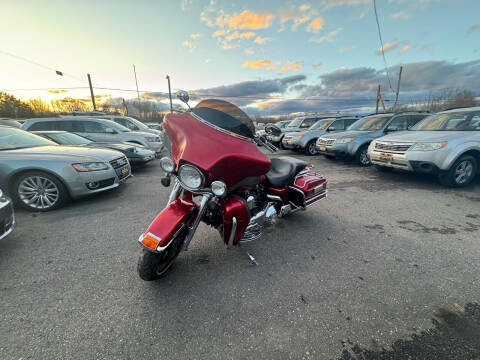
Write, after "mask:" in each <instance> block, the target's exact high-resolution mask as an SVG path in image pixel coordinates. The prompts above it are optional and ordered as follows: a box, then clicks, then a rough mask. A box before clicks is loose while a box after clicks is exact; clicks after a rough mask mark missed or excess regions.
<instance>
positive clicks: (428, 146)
mask: <svg viewBox="0 0 480 360" xmlns="http://www.w3.org/2000/svg"><path fill="white" fill-rule="evenodd" d="M446 145H447V142H446V141H442V142H423V143H416V144H413V146H412V147H411V148H410V150H412V151H432V150H438V149H441V148H443V147H445V146H446Z"/></svg>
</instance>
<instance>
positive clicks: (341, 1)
mask: <svg viewBox="0 0 480 360" xmlns="http://www.w3.org/2000/svg"><path fill="white" fill-rule="evenodd" d="M371 3H372V0H327V4H326V5H325V8H326V9H330V8H333V7H336V6H344V5H348V6H352V5H370V4H371Z"/></svg>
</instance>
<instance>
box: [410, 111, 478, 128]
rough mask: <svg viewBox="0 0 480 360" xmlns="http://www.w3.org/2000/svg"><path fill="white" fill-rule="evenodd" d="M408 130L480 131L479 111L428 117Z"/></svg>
mask: <svg viewBox="0 0 480 360" xmlns="http://www.w3.org/2000/svg"><path fill="white" fill-rule="evenodd" d="M410 130H414V131H415V130H416V131H480V111H475V112H473V111H465V112H453V113H443V114H435V115H430V116H428V117H426V118H425V119H423V120H422V121H420V122H419V123H418V124H416V125H415V126H412V127H411V129H410Z"/></svg>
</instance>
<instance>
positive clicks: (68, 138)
mask: <svg viewBox="0 0 480 360" xmlns="http://www.w3.org/2000/svg"><path fill="white" fill-rule="evenodd" d="M45 135H46V136H47V137H48V138H50V139H52V140H53V141H55V142H56V143H57V144H60V145H86V144H90V143H92V142H93V141H91V140H88V139H87V138H84V137H83V136H80V135H77V134H72V133H50V134H45Z"/></svg>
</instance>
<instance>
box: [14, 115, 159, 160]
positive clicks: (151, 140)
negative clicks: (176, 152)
mask: <svg viewBox="0 0 480 360" xmlns="http://www.w3.org/2000/svg"><path fill="white" fill-rule="evenodd" d="M22 129H23V130H28V131H46V130H63V131H68V132H73V133H75V134H78V135H80V136H83V137H86V138H87V139H89V140H92V141H95V142H116V143H118V142H130V143H134V144H139V145H143V146H145V147H146V148H149V149H151V150H153V151H155V153H156V154H157V155H159V154H160V152H161V151H162V148H163V143H162V141H161V138H160V136H158V135H156V134H152V133H147V132H142V131H131V130H130V129H127V128H126V127H124V126H122V125H119V124H117V123H115V122H113V121H110V120H105V119H99V118H96V117H95V118H94V117H84V116H72V117H60V118H43V119H42V118H40V119H30V120H26V121H25V122H24V123H23V125H22Z"/></svg>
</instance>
